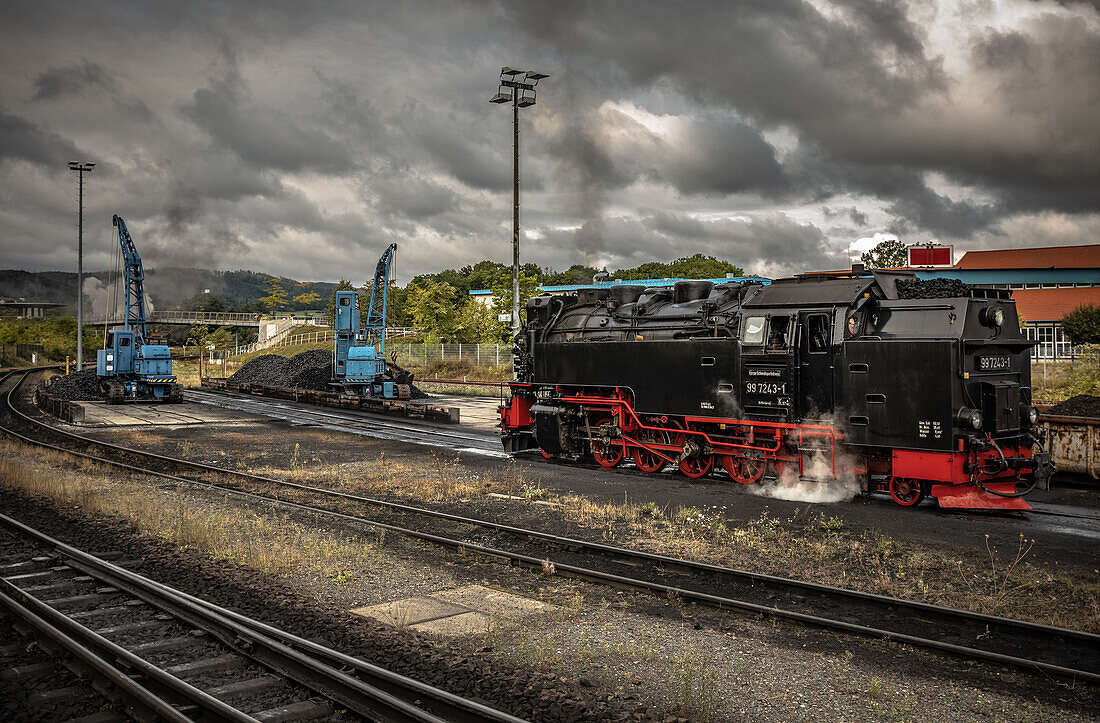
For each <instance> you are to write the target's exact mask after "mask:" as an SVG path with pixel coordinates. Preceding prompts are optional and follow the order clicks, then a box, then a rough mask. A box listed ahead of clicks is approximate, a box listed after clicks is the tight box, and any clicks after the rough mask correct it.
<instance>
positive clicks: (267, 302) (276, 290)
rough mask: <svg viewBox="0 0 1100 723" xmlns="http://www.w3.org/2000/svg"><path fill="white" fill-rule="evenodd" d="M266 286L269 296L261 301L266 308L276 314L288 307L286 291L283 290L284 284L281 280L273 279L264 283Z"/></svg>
mask: <svg viewBox="0 0 1100 723" xmlns="http://www.w3.org/2000/svg"><path fill="white" fill-rule="evenodd" d="M264 286H266V287H267V288H266V291H267V296H264V297H262V298H261V299H260V302H261V303H263V305H264V306H266V307H267V308H268V309H270V310H271V311H272V312H276V311H278V310H279V309H282V308H283V307H285V306H286V304H287V302H286V289H284V288H283V284H282V282H281V281H279V279H276V278H275V277H271V278H270V279H268V280H267V281H266V282H264Z"/></svg>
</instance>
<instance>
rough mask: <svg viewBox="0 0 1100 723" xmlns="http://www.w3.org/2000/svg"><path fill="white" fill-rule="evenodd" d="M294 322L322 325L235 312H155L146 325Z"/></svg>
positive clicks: (120, 320)
mask: <svg viewBox="0 0 1100 723" xmlns="http://www.w3.org/2000/svg"><path fill="white" fill-rule="evenodd" d="M284 319H285V320H292V323H294V324H298V325H303V326H306V325H308V326H317V325H320V324H321V319H320V317H315V316H306V317H291V316H286V317H282V316H267V315H264V314H242V313H240V312H233V311H154V312H153V313H152V314H151V315H150V316H149V318H148V319H146V323H148V324H180V325H184V326H191V325H192V324H206V325H207V326H255V327H259V326H266V325H267V324H271V323H272V322H276V321H282V320H284ZM123 321H124V319H123V318H122V317H121V316H119V317H115V318H112V319H108V320H107V321H106V323H107V325H108V326H114V325H116V324H118V325H121V324H122V323H123ZM88 323H89V324H94V325H96V326H100V325H102V324H103V323H104V322H103V321H99V320H96V319H91V320H89V322H88Z"/></svg>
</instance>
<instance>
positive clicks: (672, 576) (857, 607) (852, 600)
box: [6, 388, 1100, 683]
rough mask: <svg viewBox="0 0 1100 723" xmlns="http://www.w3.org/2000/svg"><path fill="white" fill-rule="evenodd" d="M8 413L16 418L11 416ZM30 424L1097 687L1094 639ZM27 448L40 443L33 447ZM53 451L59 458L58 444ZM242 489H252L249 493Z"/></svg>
mask: <svg viewBox="0 0 1100 723" xmlns="http://www.w3.org/2000/svg"><path fill="white" fill-rule="evenodd" d="M13 391H14V388H13V390H12V391H9V393H8V395H7V397H6V398H7V399H10V398H11V396H12V393H13ZM15 413H16V414H18V415H20V416H24V417H25V415H22V414H21V413H20V412H18V411H17V410H15ZM37 424H38V426H40V427H43V428H45V429H46V430H48V431H49V433H51V434H56V435H58V436H61V437H64V438H71V439H74V440H77V441H78V442H80V443H81V444H90V445H92V446H93V447H98V448H100V449H103V450H109V451H111V452H112V454H125V455H129V456H131V457H136V458H142V459H149V460H153V461H154V462H155V463H156V465H161V466H163V464H164V463H165V462H168V463H169V464H173V465H175V466H176V467H177V468H180V469H190V470H198V471H200V472H202V473H203V474H205V475H210V474H215V475H223V476H226V477H229V478H232V479H233V480H235V481H236V482H235V483H234V484H228V483H219V482H216V481H213V480H211V479H210V478H209V476H207V477H205V478H203V479H190V480H189V479H188V478H184V477H180V476H175V475H167V474H166V473H164V472H160V473H159V474H161V475H162V476H168V477H170V478H171V479H174V480H177V481H189V482H190V483H192V484H196V485H203V486H207V487H215V488H217V489H219V490H220V491H225V492H226V493H229V494H234V495H238V496H243V497H246V498H249V499H260V500H264V501H267V502H271V503H273V504H280V505H284V506H285V507H287V508H289V509H298V510H305V511H310V512H312V513H314V514H317V515H321V516H327V517H332V518H333V519H337V520H340V521H341V522H343V523H347V522H352V523H355V524H360V525H368V526H371V527H375V528H378V529H384V530H388V531H392V532H394V533H397V534H401V535H405V536H408V537H411V538H414V539H419V540H424V541H428V542H432V543H434V544H438V545H442V546H446V547H450V548H453V549H457V550H460V551H462V552H463V553H464V554H466V553H474V554H478V555H482V556H485V557H487V558H495V559H505V560H508V561H510V563H511V564H517V565H520V566H524V567H529V568H534V569H543V568H544V566H545V565H546V564H547V561H549V562H550V563H552V564H553V565H554V568H555V570H556V571H557V574H562V575H568V576H572V577H577V578H581V579H585V580H589V581H593V582H598V583H602V584H608V585H612V586H616V587H627V588H631V589H636V590H641V591H646V592H650V593H653V594H657V595H661V596H679V597H680V598H681V599H683V600H687V601H693V602H697V603H700V604H705V605H710V606H715V607H719V608H725V609H737V610H742V611H746V612H752V613H758V614H764V615H769V616H773V617H776V618H782V619H787V620H793V621H797V622H801V623H806V624H810V625H814V626H817V627H824V628H828V629H832V630H838V631H842V632H846V633H850V634H857V635H864V636H869V637H875V638H884V639H889V640H895V641H898V642H903V643H908V644H911V645H917V646H921V647H926V648H931V649H936V650H940V651H943V652H948V653H952V654H956V655H961V656H964V657H970V658H976V659H982V660H986V661H992V662H995V663H1000V664H1006V665H1012V666H1017V667H1022V668H1026V669H1032V670H1039V671H1043V672H1045V673H1047V674H1051V675H1057V676H1061V677H1068V678H1072V679H1078V680H1082V681H1089V682H1091V683H1100V636H1097V635H1093V634H1091V633H1085V632H1080V631H1075V630H1068V629H1064V628H1055V627H1052V626H1047V625H1041V624H1037V623H1030V622H1026V621H1020V620H1012V619H1009V618H1002V617H997V616H992V615H986V614H983V613H977V612H972V611H967V610H958V609H953V608H946V607H942V606H937V605H931V604H927V603H921V602H916V601H912V600H904V599H900V598H892V597H886V596H882V595H875V594H871V593H864V592H859V591H855V590H849V589H845V588H836V587H830V586H826V585H820V584H817V583H811V582H806V581H800V580H792V579H787V578H780V577H775V576H771V575H764V574H758V573H753V572H748V571H743V570H736V569H733V568H726V567H720V566H716V565H710V564H706V563H700V562H695V561H691V560H683V559H678V558H671V557H666V556H662V555H656V554H653V553H647V552H642V551H638V550H629V549H625V548H619V547H612V546H609V545H604V544H602V543H596V542H590V541H587V540H580V539H576V538H568V537H563V536H559V535H553V534H549V533H545V532H541V531H538V530H529V529H523V528H518V527H513V526H509V525H504V524H500V523H494V522H490V521H487V520H481V519H477V518H470V517H463V516H460V515H455V514H451V513H447V512H441V511H436V510H427V509H422V508H417V507H413V506H410V505H403V504H400V503H395V502H388V501H385V500H378V499H373V498H369V497H364V496H361V495H355V494H351V493H347V492H340V491H336V490H329V489H323V488H318V487H313V486H310V485H306V484H302V483H295V482H289V481H284V480H275V479H272V478H267V477H261V476H259V475H253V474H249V473H245V472H240V471H237V470H231V469H226V468H221V467H217V466H214V465H208V464H205V463H201V462H194V461H191V460H182V459H178V458H173V457H168V456H165V455H160V454H156V453H153V452H146V451H142V450H134V449H129V448H126V447H121V446H119V445H114V444H109V443H105V442H100V441H98V440H94V439H91V438H87V437H83V436H82V435H77V434H74V433H72V432H68V431H64V430H59V429H56V428H54V427H51V426H49V425H44V424H42V423H40V422H39V423H37ZM19 436H21V437H22V435H19ZM23 438H24V439H27V438H26V437H23ZM36 443H38V444H47V443H43V442H41V441H39V442H36ZM47 446H53V445H48V444H47ZM55 448H58V449H62V450H63V451H68V450H65V449H64V448H62V447H56V446H55ZM73 454H77V455H79V456H82V457H92V458H93V459H108V458H106V457H102V456H94V455H88V454H87V453H83V452H75V451H74V452H73ZM108 463H109V464H115V465H117V466H120V467H124V468H127V469H139V470H143V471H144V470H146V469H149V468H150V467H149V466H146V467H135V466H134V465H131V464H128V463H124V462H121V461H117V460H115V461H109V462H108ZM241 483H243V484H244V485H246V486H245V487H243V488H242V487H241V486H239V485H240V484H241ZM247 485H251V488H250V487H248V486H247ZM286 489H291V490H295V492H296V494H299V495H302V494H309V495H316V496H317V497H318V498H319V499H322V500H325V504H332V505H339V506H341V508H344V509H346V504H347V503H348V502H354V503H358V504H361V505H364V506H367V507H375V508H381V509H385V510H386V511H387V516H388V519H391V520H395V521H396V518H397V517H399V516H400V515H408V516H411V517H421V518H425V519H432V520H440V521H445V522H447V523H457V524H459V525H463V526H466V525H472V526H474V527H479V528H482V529H484V530H487V531H491V532H493V533H495V534H499V535H501V536H503V537H507V538H514V539H516V540H517V542H515V543H512V544H511V545H509V548H510V549H507V548H505V547H501V546H499V545H498V546H496V547H489V546H488V545H481V544H474V543H470V542H468V541H467V540H466V539H461V537H464V536H465V534H466V533H463V536H460V538H459V539H456V538H452V537H448V536H445V535H442V534H439V533H438V532H436V531H434V530H431V529H423V528H421V529H417V528H416V527H408V526H405V525H399V524H395V523H394V522H381V521H379V520H374V519H371V518H370V517H367V516H364V515H362V514H349V513H347V512H340V511H337V510H334V509H329V508H327V507H324V506H319V505H320V503H318V504H305V503H302V502H289V501H287V500H285V499H284V498H285V492H284V490H286ZM330 500H331V501H330ZM395 513H396V515H395ZM406 525H407V523H406ZM685 581H686V582H685Z"/></svg>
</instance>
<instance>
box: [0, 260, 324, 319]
mask: <svg viewBox="0 0 1100 723" xmlns="http://www.w3.org/2000/svg"><path fill="white" fill-rule="evenodd" d="M84 276H85V279H86V280H85V289H84V290H85V294H92V293H93V291H94V289H91V288H89V282H88V281H87V279H88V278H93V279H95V280H96V281H98V282H99V283H100V284H102V285H106V283H107V281H108V273H107V272H106V271H94V272H90V273H86V274H85V275H84ZM271 278H274V277H272V276H270V275H269V274H261V273H258V272H255V271H213V270H210V269H181V268H163V269H148V270H147V271H146V272H145V281H146V283H145V293H146V294H148V296H149V298H150V300H151V301H152V302H153V306H154V308H157V309H171V308H173V307H176V306H178V305H179V304H181V303H183V302H184V301H187V300H188V299H191V298H192V297H194V296H195V295H197V294H202V293H203V292H205V291H206V290H207V289H209V290H210V294H211V295H212V296H215V297H217V298H218V299H220V300H221V301H222V302H223V303H224V304H225V306H226V307H227V308H237V307H240V306H242V305H245V304H254V303H256V302H257V301H258V300H259V299H260V298H261V297H264V296H266V295H267V293H268V292H267V289H266V287H265V284H266V283H267V281H268V279H271ZM279 280H280V281H281V282H282V286H283V287H284V288H285V289H287V291H288V292H290V293H291V295H292V296H296V295H298V294H301V293H309V292H311V291H312V292H314V293H316V294H318V295H319V296H320V297H321V298H327V297H328V296H329V295H330V294H331V293H332V291H333V290H334V289H335V288H336V284H334V283H330V282H323V281H317V282H306V285H305V286H304V287H299V286H298V284H299V283H301V282H298V281H295V280H294V279H288V278H285V277H280V279H279ZM91 283H92V284H94V283H95V282H91ZM75 287H76V274H75V273H73V272H68V271H40V272H32V271H19V270H4V271H0V296H8V297H11V298H14V299H20V298H24V299H29V300H34V301H50V302H55V303H59V304H68V303H72V301H73V292H74V290H75Z"/></svg>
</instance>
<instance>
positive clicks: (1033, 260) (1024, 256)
mask: <svg viewBox="0 0 1100 723" xmlns="http://www.w3.org/2000/svg"><path fill="white" fill-rule="evenodd" d="M955 268H957V269H1052V268H1062V269H1100V244H1081V245H1080V246H1039V247H1036V248H1028V249H991V250H989V251H967V252H966V253H965V254H963V257H962V258H961V259H959V263H957V264H955Z"/></svg>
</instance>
